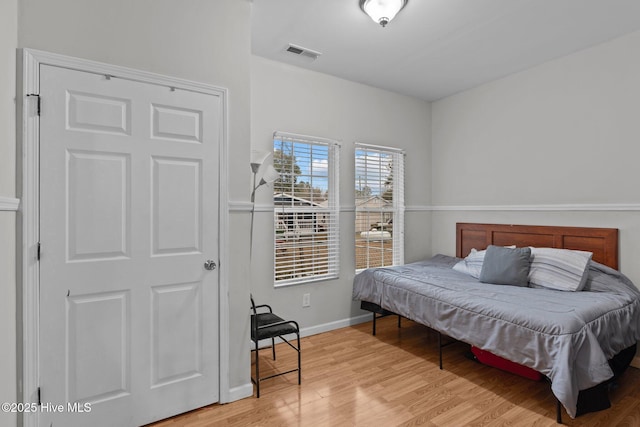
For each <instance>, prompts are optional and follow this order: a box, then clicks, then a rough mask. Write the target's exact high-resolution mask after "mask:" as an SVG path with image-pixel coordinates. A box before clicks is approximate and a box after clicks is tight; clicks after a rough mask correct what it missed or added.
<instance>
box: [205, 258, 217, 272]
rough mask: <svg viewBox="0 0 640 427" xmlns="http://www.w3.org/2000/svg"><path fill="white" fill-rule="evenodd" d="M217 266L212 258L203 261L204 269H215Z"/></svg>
mask: <svg viewBox="0 0 640 427" xmlns="http://www.w3.org/2000/svg"><path fill="white" fill-rule="evenodd" d="M216 267H217V265H216V263H215V261H214V260H212V259H208V260H206V261H205V262H204V269H205V270H215V269H216Z"/></svg>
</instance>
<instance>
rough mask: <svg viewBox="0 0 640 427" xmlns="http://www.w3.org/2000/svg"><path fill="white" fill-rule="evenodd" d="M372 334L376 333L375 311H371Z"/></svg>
mask: <svg viewBox="0 0 640 427" xmlns="http://www.w3.org/2000/svg"><path fill="white" fill-rule="evenodd" d="M372 314H373V335H374V336H375V335H376V313H375V312H373V313H372Z"/></svg>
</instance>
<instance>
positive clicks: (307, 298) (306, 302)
mask: <svg viewBox="0 0 640 427" xmlns="http://www.w3.org/2000/svg"><path fill="white" fill-rule="evenodd" d="M302 306H303V307H311V294H304V295H302Z"/></svg>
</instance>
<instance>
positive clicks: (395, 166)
mask: <svg viewBox="0 0 640 427" xmlns="http://www.w3.org/2000/svg"><path fill="white" fill-rule="evenodd" d="M363 152H364V153H365V154H364V155H365V156H369V155H372V154H373V155H378V156H380V155H385V156H389V157H391V161H392V166H391V169H392V174H393V175H392V177H393V178H392V181H391V191H392V198H391V204H390V206H384V207H380V208H365V207H362V206H361V205H360V206H359V204H358V198H357V196H355V195H354V201H355V220H354V230H355V236H354V252H355V256H354V260H355V271H356V273H358V272H360V271H363V270H366V269H367V268H380V267H391V266H396V265H403V264H404V235H405V229H404V222H405V200H404V190H405V183H404V178H405V177H404V173H405V151H404V150H402V149H399V148H394V147H385V146H381V145H372V144H365V143H360V142H356V143H355V147H354V165H355V166H354V178H355V181H354V188H355V190H356V191H357V190H358V188H359V186H360V187H361V185H362V179H363V176H362V175H361V174H360V171H361V170H362V167H365V166H364V165H366V163H367V161H365V162H364V164H363V162H362V161H360V160H359V158H361V157H362V154H360V153H363ZM359 163H360V164H359ZM364 180H365V183H367V182H369V181H372V182H375V185H377V187H378V188H379V190H378V192H381V191H382V190H381V187H382V186H383V185H384V182H383V180H382V179H381V175H380V178H379V179H378V180H377V182H376V180H375V179H374V178H371V180H369V179H368V177H367V176H366V175H365V176H364ZM366 186H367V185H366V184H365V187H366ZM360 191H362V188H361V189H360ZM378 196H379V197H381V198H382V193H380V194H379V195H378ZM372 197H375V195H373V196H372ZM371 213H373V214H374V215H375V216H379V217H380V218H384V216H385V215H387V217H391V219H392V227H391V229H392V233H391V234H392V236H391V237H392V256H391V264H382V265H371V264H370V260H371V253H370V250H371V247H370V246H368V243H367V247H366V249H365V259H366V262H365V266H364V267H359V261H358V252H359V248H358V238H357V236H358V233H359V232H360V231H358V229H359V228H361V227H359V226H358V224H359V221H362V217H363V216H362V214H364V218H366V219H367V221H365V222H366V223H369V222H370V220H368V218H369V215H370V214H371ZM381 228H382V230H379V231H385V230H384V227H381ZM383 251H384V249H383ZM383 261H384V257H383Z"/></svg>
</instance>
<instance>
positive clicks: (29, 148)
mask: <svg viewBox="0 0 640 427" xmlns="http://www.w3.org/2000/svg"><path fill="white" fill-rule="evenodd" d="M17 64H18V70H17V80H18V81H17V85H16V87H17V91H18V93H17V97H16V104H17V105H16V113H17V118H16V119H17V121H16V123H17V126H18V129H17V139H18V161H17V168H18V177H20V178H21V179H19V180H18V188H17V193H18V197H19V198H20V207H19V209H18V215H17V225H16V229H17V237H16V241H17V242H18V243H17V244H18V248H17V250H16V263H17V268H16V275H17V277H16V279H17V284H18V289H17V304H16V310H17V318H18V323H17V327H18V331H17V350H18V354H17V362H18V372H17V375H18V387H17V395H18V401H20V402H24V403H33V402H38V386H39V384H38V383H39V376H40V372H39V370H40V354H39V348H38V344H39V320H40V319H39V315H38V313H39V311H40V302H39V289H40V276H39V268H38V267H39V266H38V259H37V257H38V242H39V240H40V225H39V223H40V205H39V200H40V191H39V179H40V152H39V140H40V120H39V116H38V104H39V102H40V99H39V97H38V96H35V95H38V94H39V93H40V66H41V65H51V66H55V67H61V68H68V69H72V70H77V71H84V72H89V73H95V74H103V75H106V76H110V77H120V78H124V79H128V80H134V81H138V82H143V83H150V84H155V85H158V86H165V87H170V88H176V89H182V90H189V91H194V92H200V93H204V94H208V95H213V96H219V97H220V98H221V100H222V123H221V126H220V129H221V130H220V146H219V152H218V155H219V157H218V159H219V160H218V162H219V164H218V174H219V189H218V190H219V191H218V198H219V204H218V206H219V207H218V210H219V212H218V214H219V227H218V257H219V262H218V265H220V266H221V268H219V269H218V274H219V284H218V289H219V295H218V301H219V307H218V316H219V340H220V342H219V343H218V349H219V363H220V366H219V372H218V375H219V389H220V390H219V399H220V402H222V403H224V402H228V401H229V400H230V386H229V384H230V382H229V371H230V370H229V352H228V351H227V349H228V348H229V342H230V336H229V332H230V331H229V299H228V295H229V292H228V290H229V280H228V271H227V268H225V266H227V265H229V261H228V256H227V254H228V248H229V240H228V238H229V236H228V231H227V230H228V224H229V208H228V205H229V202H228V193H227V188H228V185H227V183H228V170H227V164H228V127H229V126H228V120H229V119H228V93H227V89H225V88H220V87H216V86H213V85H209V84H204V83H198V82H193V81H189V80H184V79H179V78H174V77H168V76H164V75H160V74H155V73H150V72H147V71H140V70H135V69H131V68H127V67H121V66H118V65H111V64H105V63H101V62H96V61H91V60H86V59H81V58H74V57H69V56H65V55H59V54H54V53H49V52H44V51H39V50H35V49H26V48H25V49H18V60H17ZM42 102H47V101H46V100H43V101H42ZM45 251H46V249H45ZM52 403H63V402H52ZM21 417H22V419H21V421H19V422H21V423H22V425H23V426H25V427H37V426H38V422H39V416H38V413H37V412H36V413H23V414H21Z"/></svg>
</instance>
